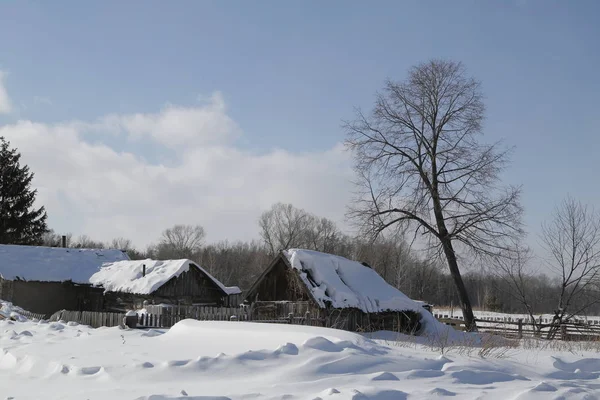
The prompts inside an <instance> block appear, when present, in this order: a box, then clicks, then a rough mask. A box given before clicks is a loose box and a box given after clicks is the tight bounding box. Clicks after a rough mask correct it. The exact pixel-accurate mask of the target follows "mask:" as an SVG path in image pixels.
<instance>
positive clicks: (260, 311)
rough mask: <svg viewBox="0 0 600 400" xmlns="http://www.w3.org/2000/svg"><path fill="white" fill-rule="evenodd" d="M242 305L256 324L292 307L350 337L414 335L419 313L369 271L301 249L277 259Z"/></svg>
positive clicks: (283, 253) (412, 303)
mask: <svg viewBox="0 0 600 400" xmlns="http://www.w3.org/2000/svg"><path fill="white" fill-rule="evenodd" d="M246 302H248V303H249V304H251V305H252V308H253V313H255V314H256V317H257V318H268V317H270V318H282V317H285V316H284V315H279V314H281V310H283V309H286V311H288V310H289V306H292V307H293V308H294V309H295V310H301V312H302V313H308V314H311V316H312V318H321V319H323V320H324V321H326V322H325V325H326V326H331V327H337V328H342V329H347V330H352V331H358V330H364V331H376V330H394V331H401V332H408V333H415V332H417V331H418V330H419V329H420V320H421V315H422V313H423V311H424V309H423V308H422V307H421V306H420V305H419V304H418V303H416V302H414V301H413V300H411V299H409V298H408V297H407V296H406V295H405V294H404V293H402V292H401V291H400V290H398V289H396V288H395V287H393V286H391V285H390V284H388V283H387V282H386V281H385V280H384V279H383V278H382V277H381V276H380V275H379V274H378V273H377V272H375V271H374V270H373V269H372V268H370V267H369V266H368V265H365V264H364V263H360V262H357V261H352V260H349V259H347V258H344V257H340V256H336V255H332V254H326V253H321V252H317V251H311V250H303V249H289V250H284V251H282V252H281V253H279V254H278V255H277V257H275V259H274V260H273V261H272V262H271V264H270V265H269V266H268V267H267V268H266V269H265V270H264V272H263V273H262V274H261V275H260V276H259V277H258V279H257V280H256V282H255V283H254V284H253V285H252V287H251V288H250V289H249V290H248V292H247V293H246ZM284 306H285V307H284ZM269 314H270V315H269Z"/></svg>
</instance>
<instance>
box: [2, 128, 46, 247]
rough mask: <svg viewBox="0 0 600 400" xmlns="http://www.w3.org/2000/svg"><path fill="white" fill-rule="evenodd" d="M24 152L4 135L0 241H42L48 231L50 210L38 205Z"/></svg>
mask: <svg viewBox="0 0 600 400" xmlns="http://www.w3.org/2000/svg"><path fill="white" fill-rule="evenodd" d="M20 158H21V154H20V153H18V152H17V150H16V149H11V148H10V143H9V142H7V141H6V140H5V139H4V137H1V136H0V244H23V245H33V244H41V242H42V235H43V234H44V233H45V232H47V231H48V227H47V226H46V218H47V216H46V210H45V209H44V207H43V206H42V207H40V208H38V209H35V208H34V207H33V203H34V202H35V196H36V194H37V190H32V189H31V181H32V179H33V173H32V172H30V171H29V167H28V166H27V165H24V166H21V165H20V164H19V160H20Z"/></svg>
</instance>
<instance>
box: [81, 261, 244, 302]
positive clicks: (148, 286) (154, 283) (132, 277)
mask: <svg viewBox="0 0 600 400" xmlns="http://www.w3.org/2000/svg"><path fill="white" fill-rule="evenodd" d="M144 265H145V266H146V275H145V276H144V274H143V268H144V267H143V266H144ZM190 266H193V267H196V268H198V269H199V270H200V271H201V272H202V273H204V274H205V275H206V276H207V277H208V278H209V279H211V280H212V281H213V282H214V283H215V284H216V285H217V286H218V287H219V288H220V289H221V290H223V292H224V293H225V294H227V295H232V294H239V293H241V290H240V289H239V288H238V287H237V286H232V287H227V286H225V285H223V284H222V283H221V282H219V281H218V280H217V279H216V278H215V277H213V276H212V275H211V274H209V273H208V272H207V271H206V270H205V269H204V268H202V267H201V266H199V265H198V264H196V263H195V262H193V261H190V260H187V259H182V260H166V261H159V260H150V259H146V260H137V261H119V262H114V263H107V264H104V265H103V266H102V268H101V269H100V270H99V271H98V272H96V273H95V274H94V275H93V276H92V277H91V278H90V283H92V284H94V285H96V286H102V287H103V288H104V289H105V290H106V291H107V292H127V293H137V294H150V293H152V292H154V291H155V290H157V289H158V288H159V287H161V286H162V285H164V284H165V283H167V282H168V281H169V280H170V279H171V278H174V277H177V276H179V275H181V274H182V273H184V272H187V271H188V270H189V269H190Z"/></svg>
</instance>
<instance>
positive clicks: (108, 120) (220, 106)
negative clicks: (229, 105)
mask: <svg viewBox="0 0 600 400" xmlns="http://www.w3.org/2000/svg"><path fill="white" fill-rule="evenodd" d="M225 111H226V110H225V102H224V101H223V97H222V96H221V94H220V93H218V92H217V93H215V94H213V96H211V98H210V99H209V102H208V104H207V105H205V106H203V107H181V106H175V105H167V106H166V107H165V108H164V109H163V110H161V111H160V112H159V113H156V114H142V113H139V114H132V115H116V114H113V115H109V116H106V117H104V118H102V119H101V120H100V121H99V122H97V123H95V124H92V125H91V126H90V127H91V128H95V129H97V130H112V131H113V132H121V133H125V134H127V135H128V136H129V138H130V139H132V140H141V139H145V138H151V139H153V140H155V141H156V142H158V143H160V144H162V145H164V146H167V147H170V148H179V147H182V146H184V147H188V146H190V145H194V146H197V145H207V144H216V143H227V142H230V141H232V140H233V139H235V138H236V137H237V136H238V135H239V134H240V130H239V128H238V126H237V125H236V123H235V122H234V121H233V120H232V119H231V118H229V116H227V114H226V113H225Z"/></svg>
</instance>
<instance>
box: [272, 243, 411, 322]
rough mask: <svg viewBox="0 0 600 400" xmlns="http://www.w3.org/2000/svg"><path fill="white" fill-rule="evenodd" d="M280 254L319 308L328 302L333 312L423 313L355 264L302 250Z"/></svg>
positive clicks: (360, 264) (391, 288) (406, 298)
mask: <svg viewBox="0 0 600 400" xmlns="http://www.w3.org/2000/svg"><path fill="white" fill-rule="evenodd" d="M282 253H283V255H284V256H285V257H286V258H287V260H288V261H289V263H290V265H291V266H292V268H294V269H297V270H298V271H300V278H301V279H302V280H303V281H304V283H305V284H306V286H307V287H308V288H309V290H310V291H311V294H312V295H313V297H314V299H315V300H316V301H317V303H318V304H319V305H320V306H322V307H325V306H326V302H330V303H331V305H332V306H333V307H335V308H358V309H360V310H362V311H364V312H367V313H369V312H384V311H404V310H414V311H418V312H421V311H423V308H422V307H421V306H420V305H418V304H417V303H415V302H414V301H413V300H411V299H410V298H408V297H407V296H406V295H405V294H404V293H402V292H401V291H400V290H398V289H397V288H395V287H393V286H391V285H390V284H388V283H387V282H386V281H385V280H384V279H383V278H382V277H381V276H380V275H379V274H378V273H377V272H376V271H375V270H373V269H372V268H370V267H367V266H365V265H363V264H362V263H360V262H358V261H352V260H349V259H347V258H345V257H342V256H337V255H334V254H327V253H322V252H318V251H314V250H305V249H288V250H284V251H283V252H282ZM308 274H310V279H309V276H308Z"/></svg>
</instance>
